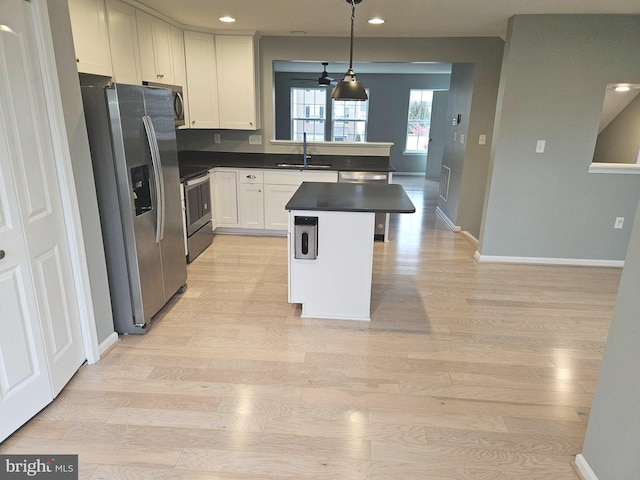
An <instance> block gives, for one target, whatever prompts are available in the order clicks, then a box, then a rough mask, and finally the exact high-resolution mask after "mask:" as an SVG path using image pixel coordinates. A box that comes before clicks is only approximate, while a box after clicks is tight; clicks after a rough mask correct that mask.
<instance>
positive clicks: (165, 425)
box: [0, 177, 621, 480]
mask: <svg viewBox="0 0 640 480" xmlns="http://www.w3.org/2000/svg"><path fill="white" fill-rule="evenodd" d="M398 179H399V180H400V181H401V183H403V184H404V185H405V189H406V190H407V192H408V193H409V195H410V196H411V198H412V200H413V201H414V203H415V204H416V206H417V208H418V211H417V213H416V214H414V215H394V216H392V219H391V232H392V233H391V241H390V242H389V243H380V242H376V244H375V253H374V273H373V298H372V321H371V322H370V323H367V322H353V321H352V322H349V321H327V320H313V319H301V318H300V308H299V307H297V306H295V305H289V304H287V258H286V255H287V253H286V251H287V249H286V241H285V238H274V237H250V236H225V235H218V236H215V237H214V242H213V245H212V246H211V247H210V248H209V249H208V250H207V251H206V252H205V253H204V254H203V255H202V256H201V257H200V258H198V259H197V260H196V261H195V262H194V263H193V264H191V265H190V266H189V271H188V282H189V287H188V289H187V291H186V292H185V293H184V294H183V295H181V296H178V297H176V298H174V299H173V300H172V301H171V303H170V305H169V307H168V308H166V309H165V310H164V311H163V312H162V313H161V314H160V315H159V317H158V318H157V319H156V320H155V321H154V323H153V325H152V328H151V329H150V331H149V333H148V334H147V335H145V336H128V337H122V340H121V342H120V343H119V344H118V345H117V346H116V347H115V348H114V349H113V350H112V351H111V352H110V353H108V354H107V355H106V356H105V357H104V358H103V359H102V360H101V361H100V362H99V363H98V364H96V365H93V366H84V367H82V368H81V369H80V371H79V372H78V374H77V375H76V376H75V377H74V379H73V380H72V381H71V382H70V384H69V385H68V386H67V387H66V388H65V389H64V391H63V392H62V393H61V394H60V396H59V397H58V398H57V399H56V400H55V401H54V403H52V404H51V405H50V406H49V407H47V408H46V409H45V410H43V411H42V412H41V413H40V414H39V415H38V416H37V417H36V418H34V419H33V420H32V421H31V422H29V423H28V424H27V425H26V426H24V427H23V428H22V429H21V430H19V431H18V432H16V433H15V434H14V435H13V436H12V437H10V438H9V439H8V440H6V441H5V442H4V443H3V444H2V445H1V446H0V453H29V452H33V453H39V454H42V453H57V454H61V453H74V454H79V458H80V470H81V475H80V478H84V479H146V478H150V479H174V478H176V479H193V480H199V479H243V480H255V479H296V480H306V479H336V480H345V479H376V480H383V479H394V480H396V479H398V480H399V479H402V480H407V479H429V480H431V479H433V480H445V479H447V480H451V479H455V480H457V479H473V480H478V479H480V480H483V479H486V480H507V479H513V480H516V479H517V480H533V479H548V480H564V479H567V480H569V479H571V480H575V479H576V478H577V477H576V475H575V474H574V473H573V470H572V468H571V466H570V462H571V461H572V460H573V458H574V456H575V454H576V453H579V452H580V451H581V446H582V439H583V437H584V433H585V428H586V422H587V418H588V415H589V407H590V405H591V400H592V396H593V391H594V388H595V384H596V379H597V376H598V369H599V366H600V361H601V355H602V350H603V345H604V342H605V339H606V336H607V330H608V326H609V321H610V319H611V316H612V311H613V303H614V300H615V294H616V290H617V286H618V282H619V277H620V273H621V271H620V270H619V269H608V268H581V267H557V266H555V267H549V266H534V265H529V266H522V265H498V264H478V263H476V262H475V261H474V259H473V253H474V251H475V247H474V246H473V245H472V244H471V243H470V242H469V240H467V239H466V238H465V237H464V236H463V235H462V234H459V233H458V234H456V233H452V232H450V231H449V230H447V228H446V227H445V225H444V224H443V223H442V222H441V221H440V220H439V219H438V218H436V215H435V206H436V201H437V192H438V184H437V182H433V181H426V182H425V181H424V179H421V178H417V179H416V178H410V177H409V178H405V179H400V178H398Z"/></svg>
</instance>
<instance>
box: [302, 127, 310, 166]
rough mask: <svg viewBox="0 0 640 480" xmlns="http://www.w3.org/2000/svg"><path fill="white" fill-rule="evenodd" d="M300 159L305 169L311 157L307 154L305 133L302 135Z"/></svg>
mask: <svg viewBox="0 0 640 480" xmlns="http://www.w3.org/2000/svg"><path fill="white" fill-rule="evenodd" d="M302 157H303V161H304V168H307V166H308V161H309V160H311V155H309V154H308V153H307V132H303V133H302Z"/></svg>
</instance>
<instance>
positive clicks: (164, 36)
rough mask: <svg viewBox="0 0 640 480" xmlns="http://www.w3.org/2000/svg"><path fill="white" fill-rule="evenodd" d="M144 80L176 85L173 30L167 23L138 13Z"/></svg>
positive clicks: (140, 12) (139, 11)
mask: <svg viewBox="0 0 640 480" xmlns="http://www.w3.org/2000/svg"><path fill="white" fill-rule="evenodd" d="M136 20H137V28H138V44H139V47H140V64H141V67H142V80H144V81H147V82H157V83H165V84H167V85H174V84H175V78H174V71H173V57H172V47H171V28H172V26H171V25H169V24H168V23H167V22H165V21H163V20H160V19H159V18H156V17H154V16H152V15H149V14H148V13H145V12H143V11H141V10H138V11H136Z"/></svg>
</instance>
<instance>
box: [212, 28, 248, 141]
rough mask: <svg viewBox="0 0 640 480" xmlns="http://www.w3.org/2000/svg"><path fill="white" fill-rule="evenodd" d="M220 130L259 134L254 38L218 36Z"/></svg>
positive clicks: (216, 40) (216, 39)
mask: <svg viewBox="0 0 640 480" xmlns="http://www.w3.org/2000/svg"><path fill="white" fill-rule="evenodd" d="M215 42H216V62H217V67H218V69H217V71H218V102H219V112H220V128H226V129H235V130H256V129H257V128H258V127H259V126H258V122H257V120H258V118H259V117H258V99H257V97H258V95H257V92H258V90H257V88H256V86H257V84H258V82H257V81H256V67H255V63H256V56H255V52H254V40H253V37H248V36H232V35H216V38H215Z"/></svg>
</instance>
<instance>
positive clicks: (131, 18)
mask: <svg viewBox="0 0 640 480" xmlns="http://www.w3.org/2000/svg"><path fill="white" fill-rule="evenodd" d="M106 6H107V25H108V27H109V45H110V46H111V62H112V66H113V79H114V80H115V81H116V82H118V83H128V84H132V85H139V84H140V83H141V82H142V71H141V66H140V51H139V48H138V28H137V24H136V9H135V8H133V7H132V6H130V5H127V4H126V3H124V2H122V1H120V0H107V3H106Z"/></svg>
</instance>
